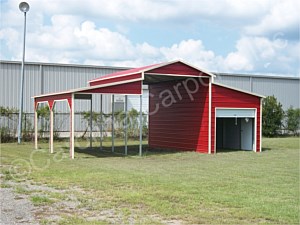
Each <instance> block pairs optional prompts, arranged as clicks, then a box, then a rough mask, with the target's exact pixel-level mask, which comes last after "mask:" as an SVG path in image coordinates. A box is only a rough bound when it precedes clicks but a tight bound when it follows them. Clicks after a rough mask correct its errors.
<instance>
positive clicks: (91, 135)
mask: <svg viewBox="0 0 300 225" xmlns="http://www.w3.org/2000/svg"><path fill="white" fill-rule="evenodd" d="M90 101H91V108H90V148H92V147H93V99H92V96H91V100H90Z"/></svg>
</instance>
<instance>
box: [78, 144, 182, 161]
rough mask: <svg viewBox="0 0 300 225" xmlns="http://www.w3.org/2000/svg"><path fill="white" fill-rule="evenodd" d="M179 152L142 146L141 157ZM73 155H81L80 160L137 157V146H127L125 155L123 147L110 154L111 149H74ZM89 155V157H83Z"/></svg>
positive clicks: (118, 147)
mask: <svg viewBox="0 0 300 225" xmlns="http://www.w3.org/2000/svg"><path fill="white" fill-rule="evenodd" d="M178 152H180V151H175V150H164V149H154V148H151V149H150V148H149V147H148V145H143V148H142V156H151V155H168V154H175V153H178ZM75 153H77V154H78V153H79V154H82V155H81V156H80V157H81V158H89V157H90V156H92V157H97V158H105V157H126V156H139V145H129V146H128V149H127V155H125V147H124V146H115V148H114V152H112V148H111V146H110V147H102V150H100V147H93V148H78V147H76V148H75ZM84 155H89V156H84Z"/></svg>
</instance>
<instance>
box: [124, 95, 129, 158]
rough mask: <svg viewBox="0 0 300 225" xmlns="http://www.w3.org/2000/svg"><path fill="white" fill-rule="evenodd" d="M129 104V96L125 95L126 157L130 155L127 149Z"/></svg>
mask: <svg viewBox="0 0 300 225" xmlns="http://www.w3.org/2000/svg"><path fill="white" fill-rule="evenodd" d="M127 102H128V96H127V95H125V121H124V132H125V135H124V136H125V137H124V138H125V155H127V154H128V147H127V136H128V130H127V129H128V124H127V120H128V106H127Z"/></svg>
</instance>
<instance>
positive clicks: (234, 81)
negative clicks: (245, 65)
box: [215, 75, 251, 91]
mask: <svg viewBox="0 0 300 225" xmlns="http://www.w3.org/2000/svg"><path fill="white" fill-rule="evenodd" d="M215 81H216V82H218V83H220V84H225V85H229V86H231V87H235V88H240V89H242V90H245V91H251V89H250V87H251V85H250V77H240V76H230V75H218V76H217V77H216V78H215Z"/></svg>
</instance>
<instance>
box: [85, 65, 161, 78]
mask: <svg viewBox="0 0 300 225" xmlns="http://www.w3.org/2000/svg"><path fill="white" fill-rule="evenodd" d="M161 64H163V63H157V64H152V65H148V66H143V67H139V68H134V69H129V70H124V71H118V72H115V73H111V74H107V75H104V76H102V77H98V78H95V79H93V80H89V81H88V82H89V83H90V82H94V81H97V80H103V79H106V78H111V77H115V76H120V75H129V74H135V73H141V72H143V71H144V70H148V69H152V68H155V67H157V66H158V65H161Z"/></svg>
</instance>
